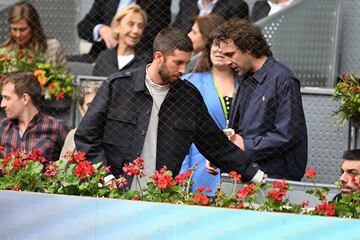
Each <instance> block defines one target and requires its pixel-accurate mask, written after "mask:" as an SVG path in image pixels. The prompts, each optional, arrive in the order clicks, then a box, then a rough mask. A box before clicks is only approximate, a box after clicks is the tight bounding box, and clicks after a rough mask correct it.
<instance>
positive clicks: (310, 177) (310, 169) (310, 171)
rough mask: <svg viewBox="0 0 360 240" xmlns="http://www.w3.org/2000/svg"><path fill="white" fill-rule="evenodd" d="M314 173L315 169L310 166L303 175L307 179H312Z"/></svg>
mask: <svg viewBox="0 0 360 240" xmlns="http://www.w3.org/2000/svg"><path fill="white" fill-rule="evenodd" d="M315 175H316V171H315V170H314V169H312V168H309V169H308V170H307V171H306V174H305V176H306V177H307V178H309V179H313V178H314V177H315Z"/></svg>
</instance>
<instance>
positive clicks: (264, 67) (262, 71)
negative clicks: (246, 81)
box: [249, 56, 274, 83]
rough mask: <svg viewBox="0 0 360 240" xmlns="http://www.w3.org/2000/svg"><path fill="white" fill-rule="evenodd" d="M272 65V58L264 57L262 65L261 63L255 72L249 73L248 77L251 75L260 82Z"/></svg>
mask: <svg viewBox="0 0 360 240" xmlns="http://www.w3.org/2000/svg"><path fill="white" fill-rule="evenodd" d="M273 65H274V58H273V57H271V56H269V57H268V58H267V59H266V61H265V63H264V65H262V67H261V68H260V69H259V70H257V71H256V72H255V73H253V74H252V75H249V77H252V78H253V79H255V80H256V81H257V82H258V83H262V82H263V81H264V79H265V77H266V75H267V74H268V72H269V71H270V70H271V68H272V66H273Z"/></svg>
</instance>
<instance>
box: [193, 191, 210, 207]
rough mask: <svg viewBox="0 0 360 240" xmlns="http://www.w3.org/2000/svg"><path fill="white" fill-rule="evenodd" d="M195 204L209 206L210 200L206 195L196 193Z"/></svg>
mask: <svg viewBox="0 0 360 240" xmlns="http://www.w3.org/2000/svg"><path fill="white" fill-rule="evenodd" d="M194 203H201V204H202V205H208V204H209V198H208V196H206V195H203V194H200V193H195V195H194Z"/></svg>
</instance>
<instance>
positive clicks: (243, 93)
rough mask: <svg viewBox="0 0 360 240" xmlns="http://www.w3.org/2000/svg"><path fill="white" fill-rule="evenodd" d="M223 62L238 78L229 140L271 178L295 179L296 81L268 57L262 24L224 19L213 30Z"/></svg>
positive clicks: (298, 152) (300, 143)
mask: <svg viewBox="0 0 360 240" xmlns="http://www.w3.org/2000/svg"><path fill="white" fill-rule="evenodd" d="M215 38H216V39H219V40H220V49H221V51H222V53H223V54H224V56H225V59H226V62H227V64H228V65H229V66H230V67H231V68H232V69H233V70H234V71H236V72H237V73H238V74H239V75H240V76H242V77H243V79H242V81H241V83H240V84H241V87H240V88H239V90H238V91H237V93H236V99H235V102H234V105H233V108H232V110H233V111H231V113H230V119H229V126H230V127H232V128H233V129H234V130H235V132H236V133H237V134H235V135H234V136H233V137H232V140H233V141H234V142H235V144H236V145H238V146H239V147H240V149H241V150H243V151H245V153H246V154H247V155H248V156H250V157H252V158H253V159H255V161H256V163H258V164H259V166H260V169H261V170H262V171H264V172H266V173H267V174H268V175H269V176H270V177H272V178H280V179H281V178H286V179H288V180H298V181H300V180H301V178H302V177H303V175H304V172H305V167H306V163H307V146H308V145H307V132H306V122H305V117H304V110H303V107H302V101H301V93H300V82H299V80H298V79H296V77H295V76H294V74H293V73H292V72H291V70H289V69H288V68H287V67H286V66H284V65H283V64H281V63H280V62H278V61H276V60H275V59H274V58H273V57H272V53H271V51H270V47H269V45H268V43H267V42H266V39H265V38H264V37H263V35H262V32H261V29H260V28H259V27H257V26H256V25H254V24H251V23H249V22H248V21H244V20H240V21H229V22H227V23H224V24H222V25H221V26H219V27H218V28H217V30H216V34H215Z"/></svg>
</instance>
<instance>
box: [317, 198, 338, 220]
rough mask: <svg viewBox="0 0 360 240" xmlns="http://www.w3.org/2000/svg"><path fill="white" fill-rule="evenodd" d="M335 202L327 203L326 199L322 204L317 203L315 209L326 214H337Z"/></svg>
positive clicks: (321, 213)
mask: <svg viewBox="0 0 360 240" xmlns="http://www.w3.org/2000/svg"><path fill="white" fill-rule="evenodd" d="M334 207H335V203H329V204H328V203H327V202H326V200H323V201H322V204H321V205H317V206H316V207H315V211H316V212H317V213H318V214H320V215H324V216H335V213H336V212H335V209H334Z"/></svg>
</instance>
